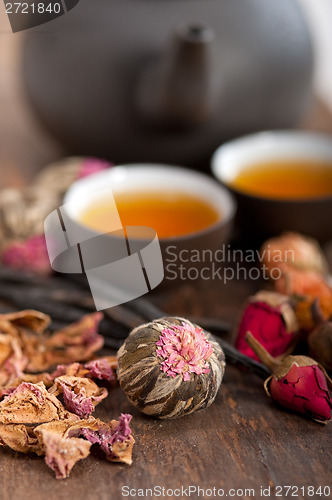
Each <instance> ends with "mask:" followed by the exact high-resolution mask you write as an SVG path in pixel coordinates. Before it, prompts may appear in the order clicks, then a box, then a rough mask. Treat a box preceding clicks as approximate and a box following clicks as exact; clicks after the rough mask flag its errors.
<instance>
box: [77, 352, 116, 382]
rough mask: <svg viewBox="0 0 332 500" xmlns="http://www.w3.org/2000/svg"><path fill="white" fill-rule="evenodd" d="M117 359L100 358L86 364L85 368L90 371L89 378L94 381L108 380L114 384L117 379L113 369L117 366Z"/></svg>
mask: <svg viewBox="0 0 332 500" xmlns="http://www.w3.org/2000/svg"><path fill="white" fill-rule="evenodd" d="M116 364H117V363H116V358H115V357H114V358H111V357H109V358H100V359H94V360H93V361H89V362H88V363H85V365H84V368H85V369H87V370H88V373H87V375H86V376H87V377H90V378H92V379H99V380H107V381H108V382H114V381H115V380H116V377H115V375H114V371H113V369H114V368H113V367H114V366H116Z"/></svg>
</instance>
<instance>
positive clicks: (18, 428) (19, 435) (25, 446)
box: [0, 424, 43, 455]
mask: <svg viewBox="0 0 332 500" xmlns="http://www.w3.org/2000/svg"><path fill="white" fill-rule="evenodd" d="M0 445H2V446H8V447H9V448H11V449H12V450H15V451H19V452H21V453H29V452H32V453H37V455H42V454H43V447H42V446H41V444H40V443H39V441H38V438H37V437H36V435H35V433H34V430H33V427H29V426H26V425H23V424H0Z"/></svg>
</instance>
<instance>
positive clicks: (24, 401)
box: [0, 382, 75, 424]
mask: <svg viewBox="0 0 332 500" xmlns="http://www.w3.org/2000/svg"><path fill="white" fill-rule="evenodd" d="M66 418H67V419H72V418H75V416H74V415H70V414H69V413H68V412H66V410H65V409H64V407H63V406H62V404H61V402H60V401H59V400H58V399H57V398H56V397H55V396H54V395H52V394H50V393H49V392H48V391H47V390H46V387H45V385H44V383H43V382H39V383H37V384H31V383H29V382H23V383H22V384H20V385H19V386H18V387H17V388H16V389H15V390H14V391H13V392H12V393H11V394H9V395H8V396H5V398H4V399H3V400H2V401H1V402H0V423H3V424H40V423H43V422H49V421H51V420H60V419H66Z"/></svg>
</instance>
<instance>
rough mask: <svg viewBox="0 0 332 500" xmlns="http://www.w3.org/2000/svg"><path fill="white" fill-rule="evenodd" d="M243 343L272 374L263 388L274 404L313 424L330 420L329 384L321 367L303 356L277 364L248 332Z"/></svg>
mask: <svg viewBox="0 0 332 500" xmlns="http://www.w3.org/2000/svg"><path fill="white" fill-rule="evenodd" d="M246 340H247V342H248V343H249V345H250V346H251V347H252V348H253V349H254V350H255V352H256V353H257V355H258V356H259V358H260V359H261V361H262V362H263V363H264V364H265V365H266V366H268V367H269V368H270V369H271V371H272V375H271V376H270V377H269V378H268V379H267V380H266V381H265V382H264V388H265V391H266V393H267V394H268V395H269V396H271V397H272V399H273V400H274V401H276V402H277V403H279V404H280V405H281V406H284V407H285V408H288V409H290V410H293V411H296V412H298V413H303V414H305V415H307V416H308V417H310V418H312V419H314V420H316V421H317V422H321V423H325V422H327V421H328V420H330V418H331V409H332V401H331V396H330V393H329V389H328V385H327V381H329V382H331V380H330V379H329V377H328V375H327V373H326V371H325V369H324V368H323V367H322V366H320V365H319V364H318V363H317V362H316V361H315V360H314V359H312V358H309V357H307V356H286V357H285V358H284V359H283V360H282V361H280V362H277V361H276V359H275V358H273V357H272V356H270V355H269V353H268V352H267V351H266V350H265V349H264V348H263V347H262V345H260V344H259V342H257V340H256V339H255V338H254V337H253V336H252V335H251V334H250V332H248V333H247V336H246Z"/></svg>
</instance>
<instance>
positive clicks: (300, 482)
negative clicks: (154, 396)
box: [0, 281, 332, 500]
mask: <svg viewBox="0 0 332 500" xmlns="http://www.w3.org/2000/svg"><path fill="white" fill-rule="evenodd" d="M0 286H1V285H0ZM2 286H3V285H2ZM257 287H259V285H258V284H257V282H252V281H245V282H244V281H242V282H241V281H233V282H230V283H228V284H226V285H224V284H223V283H221V282H220V281H213V282H203V283H201V282H200V283H198V282H196V283H194V284H188V283H187V284H186V283H185V284H184V285H182V286H181V287H177V288H176V289H171V290H166V291H162V292H159V293H157V294H155V295H154V296H153V297H152V298H153V300H154V301H155V302H156V303H157V304H159V305H162V306H163V308H164V310H165V311H166V312H168V313H170V314H172V313H176V314H182V315H195V316H198V315H202V314H204V315H205V316H211V317H215V318H220V319H226V320H228V321H231V322H233V321H234V319H235V317H236V315H237V314H238V310H239V307H240V306H241V304H242V303H243V301H244V300H245V298H246V297H247V296H248V295H249V294H250V293H254V292H255V291H256V290H257ZM121 412H125V413H128V412H129V413H132V415H133V420H132V429H133V433H134V436H135V439H136V443H135V445H134V451H133V464H132V466H126V465H122V464H112V463H109V462H107V461H106V460H105V459H104V458H103V457H102V456H101V455H94V454H92V455H90V456H89V457H88V458H87V459H86V460H83V461H81V462H78V463H77V464H76V466H75V467H74V469H73V471H72V472H71V476H70V478H69V479H66V480H63V481H56V480H55V479H54V475H53V472H52V471H51V470H50V469H49V468H48V467H47V466H46V465H45V463H44V460H43V458H40V457H36V456H34V455H23V454H20V453H17V452H13V451H11V450H9V449H2V450H0V472H1V476H0V478H1V481H0V498H1V500H12V499H15V500H21V499H22V500H23V499H26V498H33V499H35V500H44V499H46V498H47V499H49V500H53V499H54V500H55V499H57V500H58V499H62V498H63V499H67V498H68V499H73V500H74V499H75V500H76V499H77V500H78V499H81V498H84V499H86V500H95V499H101V500H109V499H115V500H117V499H121V498H126V497H125V496H122V488H123V487H127V489H126V488H125V489H124V490H123V493H125V492H127V491H128V488H130V489H135V490H136V492H132V494H134V493H136V495H139V494H140V493H141V495H142V492H139V491H138V490H139V489H144V490H145V489H146V488H154V487H161V488H162V487H163V488H165V492H166V490H167V489H170V490H172V491H169V494H170V495H169V496H168V497H167V496H166V498H177V496H176V495H177V493H179V492H178V491H177V490H176V489H177V488H182V487H183V488H184V489H186V488H188V487H189V486H192V487H197V488H198V487H200V488H201V489H204V490H206V491H205V496H204V495H203V492H202V491H201V495H200V497H198V494H197V493H196V494H194V493H192V498H209V494H210V492H209V491H208V490H209V489H212V490H213V488H216V491H217V490H218V489H219V490H220V491H219V493H220V494H221V493H222V491H221V489H222V490H223V491H224V492H225V496H226V493H227V494H228V496H232V494H233V493H234V492H233V490H232V489H235V490H239V491H237V492H236V493H235V498H250V497H252V498H261V494H260V489H261V487H263V488H264V489H266V488H269V487H271V498H277V497H276V496H275V494H276V492H278V488H277V487H278V486H298V487H301V486H305V487H307V486H314V487H315V488H316V487H319V486H332V485H331V473H332V465H331V464H332V453H331V436H332V425H331V424H328V425H326V426H325V425H321V424H318V423H315V422H312V421H310V420H307V419H306V418H303V417H301V416H299V415H296V414H292V413H289V412H287V411H284V410H282V409H280V408H278V407H277V406H276V405H274V404H273V403H272V402H271V401H270V400H269V399H268V398H267V396H266V395H265V393H264V390H263V387H262V380H261V379H260V378H258V377H257V376H256V375H254V374H249V373H247V372H244V371H242V370H241V369H239V368H236V367H234V366H231V365H227V368H226V373H225V378H224V381H223V383H222V385H221V388H220V390H219V393H218V395H217V398H216V400H215V402H214V403H213V404H212V405H211V407H210V408H208V409H206V410H202V411H200V412H197V413H196V414H193V415H189V416H187V417H184V418H180V419H177V420H169V421H167V420H166V421H165V420H163V421H160V420H156V419H153V418H149V417H146V416H144V415H143V414H140V413H139V412H138V411H137V410H135V409H133V408H132V407H131V406H130V404H129V403H128V402H127V400H126V398H125V396H124V394H123V392H122V391H121V389H120V388H119V387H117V388H115V389H114V390H112V391H111V392H110V395H109V397H108V398H107V399H106V400H105V401H103V402H102V403H101V404H100V405H99V406H98V407H97V410H96V412H95V416H97V417H99V418H101V419H104V420H107V421H108V420H110V419H112V418H117V416H118V415H119V414H120V413H121ZM246 489H247V490H248V489H251V491H247V492H245V490H246ZM229 490H231V491H229ZM188 491H189V490H187V493H188ZM253 491H254V492H255V496H254V494H253ZM185 492H186V491H185ZM293 492H295V490H293ZM133 497H134V498H139V496H136V497H135V496H134V495H133ZM285 497H286V496H285V494H284V493H282V494H281V498H285ZM143 498H149V492H148V493H147V494H143ZM151 498H158V497H157V496H152V497H151ZM182 498H185V495H184V496H183V497H182ZM262 498H263V497H262ZM297 498H310V497H309V496H308V495H307V494H305V495H302V494H301V491H300V490H299V492H298V496H297ZM312 498H319V496H313V497H312ZM322 498H324V497H322ZM325 498H326V497H325Z"/></svg>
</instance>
